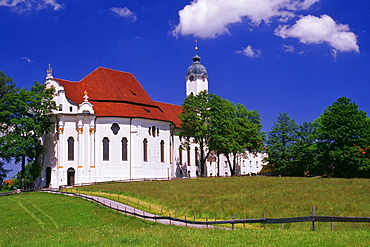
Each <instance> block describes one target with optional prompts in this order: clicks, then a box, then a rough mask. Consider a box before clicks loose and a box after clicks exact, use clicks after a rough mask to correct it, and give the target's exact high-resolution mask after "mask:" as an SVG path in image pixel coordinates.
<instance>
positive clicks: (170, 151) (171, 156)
mask: <svg viewBox="0 0 370 247" xmlns="http://www.w3.org/2000/svg"><path fill="white" fill-rule="evenodd" d="M170 164H172V142H170Z"/></svg>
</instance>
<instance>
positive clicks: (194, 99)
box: [179, 91, 210, 176]
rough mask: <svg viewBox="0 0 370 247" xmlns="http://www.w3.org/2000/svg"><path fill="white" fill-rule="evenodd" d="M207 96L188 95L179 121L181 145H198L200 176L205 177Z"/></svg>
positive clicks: (207, 127)
mask: <svg viewBox="0 0 370 247" xmlns="http://www.w3.org/2000/svg"><path fill="white" fill-rule="evenodd" d="M209 108H210V106H209V94H208V93H207V91H202V92H200V93H199V94H197V95H193V94H190V95H189V96H188V97H186V99H185V100H184V103H183V105H182V112H181V114H180V116H179V118H180V120H181V132H180V136H181V137H183V140H182V143H183V145H184V146H185V148H187V147H188V146H189V145H190V143H191V142H194V143H197V144H199V150H200V175H201V176H205V163H206V160H207V158H208V156H209V153H210V151H209V150H206V147H207V146H208V144H209V140H210V131H209V128H210V126H209V113H210V111H209Z"/></svg>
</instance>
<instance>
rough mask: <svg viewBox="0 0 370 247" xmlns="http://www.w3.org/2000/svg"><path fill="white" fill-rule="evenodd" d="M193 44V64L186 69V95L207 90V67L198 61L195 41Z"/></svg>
mask: <svg viewBox="0 0 370 247" xmlns="http://www.w3.org/2000/svg"><path fill="white" fill-rule="evenodd" d="M195 42H196V45H195V56H194V57H193V64H191V65H190V66H189V67H188V69H187V70H186V77H185V79H186V96H189V95H190V94H191V93H192V94H193V95H197V94H198V93H200V92H201V91H204V90H207V91H208V74H207V69H206V67H204V66H203V65H202V64H201V63H200V57H199V56H198V45H197V41H195Z"/></svg>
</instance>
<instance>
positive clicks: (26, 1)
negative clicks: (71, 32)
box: [0, 0, 63, 13]
mask: <svg viewBox="0 0 370 247" xmlns="http://www.w3.org/2000/svg"><path fill="white" fill-rule="evenodd" d="M1 6H3V7H10V8H12V10H14V11H16V12H19V13H23V12H26V11H32V10H36V11H38V10H41V9H45V8H50V7H51V8H53V10H55V11H57V10H60V9H62V8H63V5H61V4H59V3H58V2H57V1H56V0H0V7H1Z"/></svg>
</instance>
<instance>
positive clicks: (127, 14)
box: [110, 7, 137, 22]
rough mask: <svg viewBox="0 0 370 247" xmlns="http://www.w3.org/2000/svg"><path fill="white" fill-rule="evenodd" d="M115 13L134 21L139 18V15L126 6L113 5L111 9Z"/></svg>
mask: <svg viewBox="0 0 370 247" xmlns="http://www.w3.org/2000/svg"><path fill="white" fill-rule="evenodd" d="M110 10H111V11H112V12H113V13H115V14H117V15H118V16H120V17H125V18H129V19H131V20H132V21H134V22H135V21H136V20H137V17H136V15H135V14H134V13H133V12H131V11H130V10H129V9H128V8H126V7H124V8H118V7H113V8H111V9H110Z"/></svg>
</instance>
